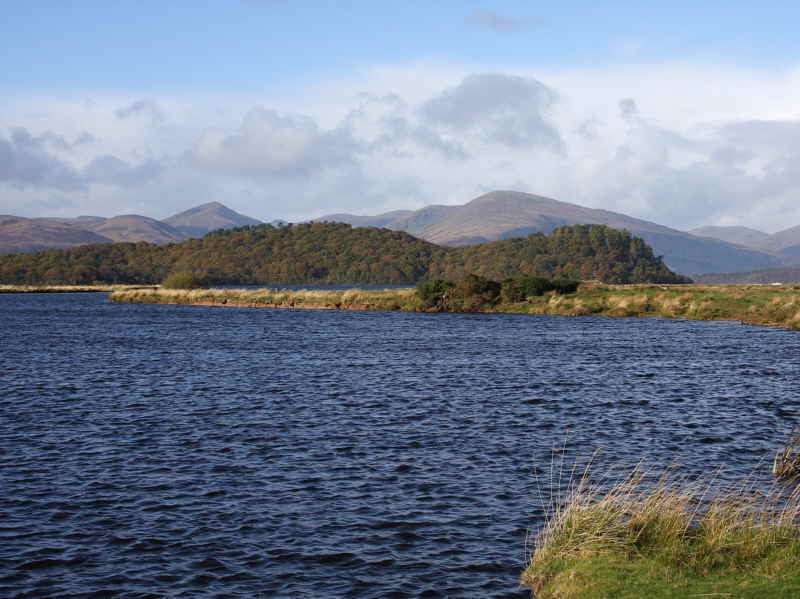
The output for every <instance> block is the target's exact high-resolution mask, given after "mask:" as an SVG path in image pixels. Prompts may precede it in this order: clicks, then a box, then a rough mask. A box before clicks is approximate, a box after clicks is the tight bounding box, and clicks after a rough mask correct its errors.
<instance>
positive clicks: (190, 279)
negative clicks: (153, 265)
mask: <svg viewBox="0 0 800 599" xmlns="http://www.w3.org/2000/svg"><path fill="white" fill-rule="evenodd" d="M207 285H208V283H207V281H206V277H205V276H204V275H202V274H200V273H193V272H176V273H172V274H171V275H169V276H168V277H167V278H166V279H164V280H163V281H161V286H162V287H164V288H166V289H201V288H203V287H206V286H207Z"/></svg>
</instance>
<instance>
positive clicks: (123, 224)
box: [87, 214, 186, 243]
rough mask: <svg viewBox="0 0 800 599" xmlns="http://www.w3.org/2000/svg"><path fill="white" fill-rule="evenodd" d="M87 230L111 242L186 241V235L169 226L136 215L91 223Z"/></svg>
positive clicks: (125, 215) (126, 215) (124, 215)
mask: <svg viewBox="0 0 800 599" xmlns="http://www.w3.org/2000/svg"><path fill="white" fill-rule="evenodd" d="M87 229H89V230H91V231H94V232H95V233H99V234H100V235H102V236H103V237H108V238H109V239H111V240H113V241H147V242H148V243H174V242H177V241H183V240H184V239H186V235H184V234H183V233H181V232H180V231H177V230H176V229H174V228H172V227H170V226H169V225H167V224H165V223H162V222H161V221H157V220H155V219H153V218H148V217H146V216H140V215H138V214H123V215H121V216H114V217H112V218H107V219H105V220H103V221H100V222H93V223H90V224H89V225H88V226H87Z"/></svg>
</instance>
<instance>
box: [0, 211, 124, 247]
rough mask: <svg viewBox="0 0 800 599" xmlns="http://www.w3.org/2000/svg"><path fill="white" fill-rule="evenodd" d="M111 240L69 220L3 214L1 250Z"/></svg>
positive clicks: (68, 245) (0, 220)
mask: <svg viewBox="0 0 800 599" xmlns="http://www.w3.org/2000/svg"><path fill="white" fill-rule="evenodd" d="M110 241H111V239H109V238H108V237H105V236H103V235H100V234H98V233H95V232H92V231H87V230H85V229H81V228H79V227H75V226H74V225H72V224H68V223H63V222H58V221H48V220H44V219H31V218H19V217H16V216H0V254H4V253H12V252H35V251H38V250H41V249H44V248H68V247H73V246H75V245H81V244H88V243H105V242H110Z"/></svg>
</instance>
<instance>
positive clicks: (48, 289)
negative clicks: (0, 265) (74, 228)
mask: <svg viewBox="0 0 800 599" xmlns="http://www.w3.org/2000/svg"><path fill="white" fill-rule="evenodd" d="M157 288H158V286H157V285H102V284H99V285H0V293H87V292H106V293H108V292H114V291H132V290H141V289H157Z"/></svg>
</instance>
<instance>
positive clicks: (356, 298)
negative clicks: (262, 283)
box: [111, 288, 419, 311]
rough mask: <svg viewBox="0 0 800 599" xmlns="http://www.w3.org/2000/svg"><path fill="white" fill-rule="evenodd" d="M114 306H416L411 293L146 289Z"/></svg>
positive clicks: (116, 297)
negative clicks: (143, 304)
mask: <svg viewBox="0 0 800 599" xmlns="http://www.w3.org/2000/svg"><path fill="white" fill-rule="evenodd" d="M111 299H112V300H113V301H115V302H144V303H155V304H186V305H204V306H234V307H252V308H259V307H262V308H305V309H318V310H404V311H414V310H415V309H418V306H419V303H418V300H417V297H416V294H415V292H414V289H412V288H408V289H368V290H363V289H345V290H323V289H301V290H285V289H268V288H264V289H163V288H160V289H150V290H130V291H119V292H116V293H112V294H111Z"/></svg>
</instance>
